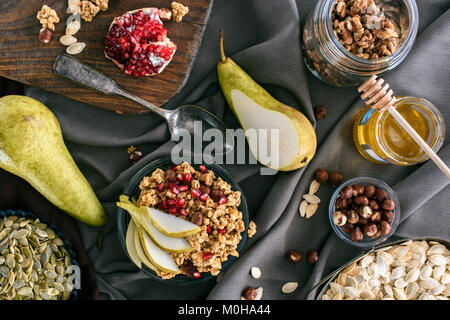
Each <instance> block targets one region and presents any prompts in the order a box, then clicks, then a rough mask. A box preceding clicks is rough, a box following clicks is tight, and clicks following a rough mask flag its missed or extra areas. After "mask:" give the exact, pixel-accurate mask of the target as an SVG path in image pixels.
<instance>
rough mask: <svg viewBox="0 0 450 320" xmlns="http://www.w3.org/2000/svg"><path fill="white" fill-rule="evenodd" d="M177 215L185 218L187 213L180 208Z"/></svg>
mask: <svg viewBox="0 0 450 320" xmlns="http://www.w3.org/2000/svg"><path fill="white" fill-rule="evenodd" d="M178 213H179V214H181V215H182V216H187V211H186V209H185V208H180V210H179V211H178Z"/></svg>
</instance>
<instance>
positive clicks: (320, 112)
mask: <svg viewBox="0 0 450 320" xmlns="http://www.w3.org/2000/svg"><path fill="white" fill-rule="evenodd" d="M327 114H328V111H327V108H325V107H324V106H322V105H317V106H315V107H314V116H315V117H316V119H317V120H320V119H323V118H325V117H326V116H327Z"/></svg>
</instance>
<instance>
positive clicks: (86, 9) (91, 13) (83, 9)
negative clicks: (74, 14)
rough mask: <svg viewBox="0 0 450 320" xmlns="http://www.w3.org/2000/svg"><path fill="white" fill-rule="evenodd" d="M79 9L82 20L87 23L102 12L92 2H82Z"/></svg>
mask: <svg viewBox="0 0 450 320" xmlns="http://www.w3.org/2000/svg"><path fill="white" fill-rule="evenodd" d="M79 7H80V16H81V18H82V19H83V20H84V21H87V22H91V21H92V19H94V17H95V16H96V15H97V13H98V12H99V11H100V7H99V6H97V5H96V4H94V3H92V2H90V1H81V2H80V4H79Z"/></svg>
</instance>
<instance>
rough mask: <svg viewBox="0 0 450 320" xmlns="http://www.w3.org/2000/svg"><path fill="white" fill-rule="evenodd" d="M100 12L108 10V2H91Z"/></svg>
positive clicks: (97, 0) (99, 0) (94, 0)
mask: <svg viewBox="0 0 450 320" xmlns="http://www.w3.org/2000/svg"><path fill="white" fill-rule="evenodd" d="M92 2H94V3H95V4H96V5H97V6H98V7H99V8H100V10H102V11H106V10H108V2H109V0H92Z"/></svg>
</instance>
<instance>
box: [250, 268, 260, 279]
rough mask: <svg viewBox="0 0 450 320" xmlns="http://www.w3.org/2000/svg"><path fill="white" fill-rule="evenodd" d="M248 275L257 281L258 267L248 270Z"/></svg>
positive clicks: (258, 275) (258, 276)
mask: <svg viewBox="0 0 450 320" xmlns="http://www.w3.org/2000/svg"><path fill="white" fill-rule="evenodd" d="M250 273H251V275H252V277H253V278H255V279H259V278H260V277H261V269H260V268H258V267H252V268H251V269H250Z"/></svg>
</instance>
